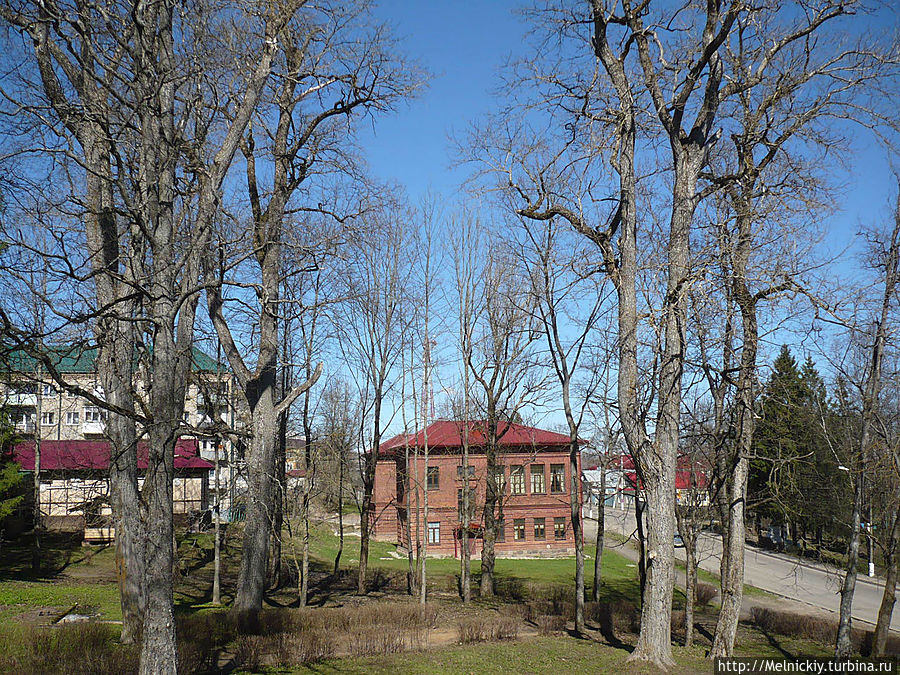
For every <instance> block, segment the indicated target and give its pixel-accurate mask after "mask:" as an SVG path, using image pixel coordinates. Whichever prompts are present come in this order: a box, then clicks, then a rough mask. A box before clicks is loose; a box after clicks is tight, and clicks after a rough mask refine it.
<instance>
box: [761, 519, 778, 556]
mask: <svg viewBox="0 0 900 675" xmlns="http://www.w3.org/2000/svg"><path fill="white" fill-rule="evenodd" d="M759 545H760V546H761V547H762V548H765V549H768V550H770V551H784V534H783V533H782V531H781V526H780V525H770V526H769V527H767V528H766V529H765V530H764V531H763V532H762V534H760V535H759Z"/></svg>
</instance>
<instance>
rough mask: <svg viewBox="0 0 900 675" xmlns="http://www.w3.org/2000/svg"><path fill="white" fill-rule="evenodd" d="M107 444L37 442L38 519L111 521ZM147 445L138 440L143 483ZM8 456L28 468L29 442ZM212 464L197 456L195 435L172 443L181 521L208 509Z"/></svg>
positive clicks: (98, 524) (78, 524) (69, 527)
mask: <svg viewBox="0 0 900 675" xmlns="http://www.w3.org/2000/svg"><path fill="white" fill-rule="evenodd" d="M110 447H111V445H110V443H109V441H107V440H105V439H102V440H89V441H88V440H69V441H42V442H41V518H42V521H43V525H44V527H46V528H48V529H53V530H65V531H70V532H77V531H84V530H85V529H93V528H108V527H110V526H111V525H112V523H111V522H110V521H111V515H112V511H111V509H110V502H109V458H110ZM147 455H148V448H147V445H146V443H143V442H142V443H139V444H138V472H139V476H138V485H139V487H140V486H141V485H142V484H143V481H144V479H143V473H144V472H145V471H146V469H147ZM12 459H13V460H14V461H16V462H18V464H19V466H20V467H21V471H23V472H28V473H33V472H34V459H35V444H34V441H23V442H20V443H17V444H16V445H15V446H14V447H13V451H12ZM212 467H213V465H212V463H210V462H208V461H206V460H205V459H203V458H202V457H200V455H199V448H198V443H197V439H195V438H180V439H178V441H177V443H176V444H175V478H174V480H173V485H172V488H173V502H174V503H173V508H174V512H175V517H176V519H178V520H181V521H183V522H186V521H187V520H188V519H189V518H191V517H192V516H194V515H199V514H200V513H202V512H204V511H206V510H207V509H209V475H210V469H211V468H212Z"/></svg>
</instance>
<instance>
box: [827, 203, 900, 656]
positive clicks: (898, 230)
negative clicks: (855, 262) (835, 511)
mask: <svg viewBox="0 0 900 675" xmlns="http://www.w3.org/2000/svg"><path fill="white" fill-rule="evenodd" d="M897 200H898V202H897V204H898V205H897V211H896V212H895V217H894V227H893V230H892V232H891V235H890V243H889V246H888V247H887V251H886V256H885V259H884V261H883V262H884V269H885V272H884V293H883V295H882V302H881V313H880V316H879V317H878V320H877V321H876V324H875V326H876V328H875V339H874V342H873V344H872V359H871V363H870V364H869V368H868V373H867V376H866V383H865V391H864V393H863V404H862V430H861V433H860V439H859V449H858V451H857V461H856V466H855V467H854V469H855V472H856V473H855V474H854V481H855V491H854V498H853V515H852V519H851V523H852V524H851V527H852V529H851V532H850V545H849V550H848V553H847V573H846V576H845V577H844V585H843V587H842V588H841V607H840V616H839V619H838V635H837V641H836V643H835V649H834V655H835V657H837V658H847V657H848V656H850V649H851V644H850V628H851V623H852V617H851V611H852V608H853V593H854V591H855V589H856V574H857V570H856V565H857V561H858V560H859V537H860V532H859V527H860V516H861V511H862V507H863V497H864V482H865V477H866V471H868V469H869V467H868V466H867V463H868V459H869V456H870V446H871V444H872V437H873V436H874V433H875V432H874V428H875V416H876V412H877V407H878V395H879V391H880V389H881V370H882V359H883V355H884V345H885V342H886V340H887V330H888V327H887V323H888V318H889V317H888V315H889V312H890V306H891V301H892V298H893V296H894V290H895V288H896V286H897V281H898V276H900V196H898V197H897Z"/></svg>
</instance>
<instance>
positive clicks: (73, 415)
mask: <svg viewBox="0 0 900 675" xmlns="http://www.w3.org/2000/svg"><path fill="white" fill-rule="evenodd" d="M79 424H81V413H80V412H79V411H77V410H69V411H67V412H66V425H67V426H70V427H74V426H78V425H79Z"/></svg>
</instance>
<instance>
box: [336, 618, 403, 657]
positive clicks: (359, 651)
mask: <svg viewBox="0 0 900 675" xmlns="http://www.w3.org/2000/svg"><path fill="white" fill-rule="evenodd" d="M349 638H350V639H349V647H350V654H351V655H352V656H380V655H383V654H396V653H398V652H402V651H403V650H404V649H405V648H406V646H407V644H410V646H412V644H411V643H412V642H415V643H416V645H418V639H419V638H418V636H417V635H414V634H410V633H409V632H408V631H405V630H403V629H400V628H395V627H387V626H379V625H377V624H376V625H371V626H366V627H363V628H360V629H359V630H357V631H355V632H353V633H351V634H350V636H349ZM407 641H409V642H407Z"/></svg>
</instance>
